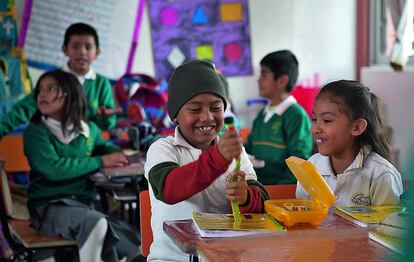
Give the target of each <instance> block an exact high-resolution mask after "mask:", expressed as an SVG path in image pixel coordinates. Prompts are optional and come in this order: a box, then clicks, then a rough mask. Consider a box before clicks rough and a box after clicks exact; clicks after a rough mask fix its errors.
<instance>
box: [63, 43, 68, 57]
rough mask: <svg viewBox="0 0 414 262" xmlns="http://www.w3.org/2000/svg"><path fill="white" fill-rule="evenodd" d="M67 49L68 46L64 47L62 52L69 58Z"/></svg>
mask: <svg viewBox="0 0 414 262" xmlns="http://www.w3.org/2000/svg"><path fill="white" fill-rule="evenodd" d="M66 51H67V48H66V46H65V45H62V52H63V53H64V54H65V56H68V54H67V52H66Z"/></svg>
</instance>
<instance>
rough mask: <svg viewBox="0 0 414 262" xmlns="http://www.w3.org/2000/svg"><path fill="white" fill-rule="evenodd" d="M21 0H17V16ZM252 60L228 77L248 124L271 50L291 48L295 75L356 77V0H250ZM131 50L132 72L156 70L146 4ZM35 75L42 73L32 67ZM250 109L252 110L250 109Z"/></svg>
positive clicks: (234, 98)
mask: <svg viewBox="0 0 414 262" xmlns="http://www.w3.org/2000/svg"><path fill="white" fill-rule="evenodd" d="M24 2H25V1H24V0H16V5H17V9H18V16H19V17H20V16H21V14H22V11H23V6H24ZM248 3H249V13H250V16H249V20H250V28H251V48H252V61H253V65H254V68H253V70H254V75H252V76H243V77H229V78H228V81H229V84H230V95H231V97H232V100H233V102H234V104H235V105H234V106H235V108H236V110H237V114H238V115H239V116H240V117H241V119H242V125H243V126H250V123H251V121H252V120H253V118H254V117H255V115H256V113H257V110H258V108H247V106H246V100H247V99H249V98H252V97H256V96H257V95H258V92H257V79H258V76H259V70H260V69H259V62H260V60H261V58H262V57H263V56H264V55H266V54H267V53H269V52H271V51H275V50H278V49H291V50H292V51H293V52H294V53H295V54H296V55H297V58H298V60H299V63H300V72H299V79H312V78H313V75H314V73H315V72H320V73H321V79H322V82H325V81H331V80H335V79H339V78H348V79H351V78H354V72H355V20H356V19H355V17H356V4H355V0H347V1H343V0H313V1H309V0H294V1H292V0H272V1H268V0H250V1H249V2H248ZM143 19H144V20H143V22H142V27H141V32H140V42H139V45H138V48H137V50H136V54H135V63H134V65H133V71H134V72H142V73H147V74H149V75H154V64H153V60H152V46H151V35H150V25H149V20H148V9H147V8H146V10H145V13H144V18H143ZM30 73H31V75H32V78H33V80H34V81H36V80H37V78H38V77H39V75H40V74H41V73H42V71H41V70H38V69H34V68H31V69H30ZM249 109H250V110H249Z"/></svg>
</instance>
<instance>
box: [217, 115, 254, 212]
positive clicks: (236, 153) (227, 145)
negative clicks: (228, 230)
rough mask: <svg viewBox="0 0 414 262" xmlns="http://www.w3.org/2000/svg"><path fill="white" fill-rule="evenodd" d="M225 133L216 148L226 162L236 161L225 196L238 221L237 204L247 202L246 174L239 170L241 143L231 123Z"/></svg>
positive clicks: (238, 210)
mask: <svg viewBox="0 0 414 262" xmlns="http://www.w3.org/2000/svg"><path fill="white" fill-rule="evenodd" d="M226 128H227V131H226V133H225V134H224V136H222V137H221V138H220V140H219V143H218V148H219V150H220V152H221V154H222V155H223V156H224V157H225V158H226V159H228V160H231V159H233V158H235V159H236V167H235V169H234V171H233V172H232V173H231V174H230V175H229V177H228V179H227V181H228V183H227V189H226V196H227V199H229V200H231V207H232V210H233V216H234V219H235V220H240V219H241V218H240V209H239V204H241V205H243V204H245V203H246V201H247V194H248V193H247V183H246V181H245V177H246V174H245V173H244V172H243V171H241V170H240V154H241V153H242V151H243V146H242V141H241V137H240V136H239V134H238V133H237V132H236V130H235V129H234V126H233V125H232V123H226Z"/></svg>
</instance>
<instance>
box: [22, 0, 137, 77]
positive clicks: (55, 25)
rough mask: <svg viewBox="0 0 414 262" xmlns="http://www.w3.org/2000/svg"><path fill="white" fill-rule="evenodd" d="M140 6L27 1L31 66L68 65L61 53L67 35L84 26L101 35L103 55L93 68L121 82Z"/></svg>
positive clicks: (97, 0) (96, 0)
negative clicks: (70, 28) (73, 26)
mask: <svg viewBox="0 0 414 262" xmlns="http://www.w3.org/2000/svg"><path fill="white" fill-rule="evenodd" d="M139 2H140V1H137V0H122V1H117V0H76V1H72V0H71V1H63V0H41V1H34V0H26V6H25V11H24V17H23V21H22V26H21V31H22V32H23V35H21V37H20V38H22V39H24V40H23V42H24V49H25V53H26V56H27V59H28V62H29V65H31V66H35V67H39V68H42V69H50V68H56V67H62V66H63V65H64V64H65V63H66V62H67V57H65V56H64V54H63V52H62V50H61V47H62V44H63V36H64V32H65V30H66V28H67V27H68V26H69V25H71V24H72V23H78V22H82V23H87V24H89V25H91V26H93V27H94V28H95V29H96V30H97V32H98V37H99V43H100V49H101V53H100V55H99V57H98V59H97V60H96V61H95V62H94V63H93V68H94V69H95V70H96V71H97V72H99V73H101V74H103V75H105V76H106V77H108V78H110V79H118V78H119V77H121V76H122V75H123V74H124V73H125V72H126V68H127V63H128V58H129V53H130V49H131V44H132V42H133V37H134V29H135V25H136V18H137V11H138V5H139ZM19 40H20V39H19Z"/></svg>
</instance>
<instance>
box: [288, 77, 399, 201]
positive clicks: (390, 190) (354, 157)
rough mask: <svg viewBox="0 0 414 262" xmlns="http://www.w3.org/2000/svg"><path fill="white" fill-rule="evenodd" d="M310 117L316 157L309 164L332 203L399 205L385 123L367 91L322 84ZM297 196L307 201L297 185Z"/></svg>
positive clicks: (357, 85) (375, 100)
mask: <svg viewBox="0 0 414 262" xmlns="http://www.w3.org/2000/svg"><path fill="white" fill-rule="evenodd" d="M313 117H314V118H313V120H312V135H313V137H314V139H315V141H316V144H317V146H318V149H319V153H317V154H315V155H313V156H312V157H311V158H310V159H309V161H310V162H311V163H313V164H314V165H315V166H316V168H317V169H318V171H319V172H320V173H321V175H322V176H323V178H324V179H325V181H326V182H327V183H328V185H329V187H330V188H331V189H332V191H333V192H334V194H335V196H336V198H337V199H336V205H339V206H381V205H398V204H399V197H400V195H401V194H402V192H403V187H402V182H401V175H400V173H399V172H398V171H397V170H396V169H395V167H394V166H393V165H392V164H391V162H390V161H391V160H390V159H391V156H390V136H389V132H388V128H387V124H386V122H385V119H384V115H383V111H382V108H381V105H380V103H379V101H378V98H377V97H376V96H375V95H374V94H373V93H371V92H370V90H369V88H368V87H366V86H364V85H362V84H360V83H358V82H356V81H347V80H340V81H336V82H332V83H329V84H327V85H325V86H324V87H323V88H322V89H321V90H320V92H319V94H318V96H317V97H316V99H315V102H314V109H313ZM296 197H297V198H307V197H308V195H307V193H306V192H305V191H304V189H303V187H302V186H301V185H300V183H298V186H297V189H296Z"/></svg>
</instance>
